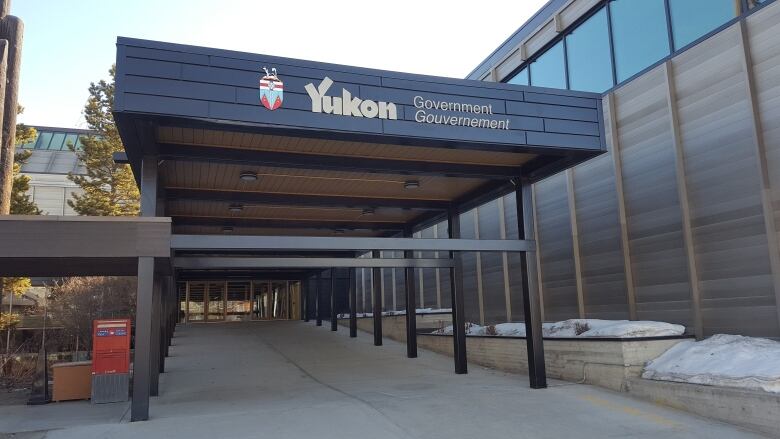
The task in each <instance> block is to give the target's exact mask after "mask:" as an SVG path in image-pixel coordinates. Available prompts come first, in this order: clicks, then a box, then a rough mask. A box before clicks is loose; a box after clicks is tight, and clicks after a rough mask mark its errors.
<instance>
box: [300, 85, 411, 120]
mask: <svg viewBox="0 0 780 439" xmlns="http://www.w3.org/2000/svg"><path fill="white" fill-rule="evenodd" d="M331 85H333V80H332V79H330V78H328V77H327V76H326V77H325V79H323V80H322V82H321V83H320V85H318V86H317V87H314V84H306V86H305V87H304V88H305V89H306V93H308V94H309V97H310V98H311V111H312V112H314V113H327V114H339V115H342V116H354V117H367V118H374V117H378V118H380V119H391V120H396V119H398V110H397V109H396V107H395V104H394V103H392V102H382V101H379V102H374V101H372V100H369V99H365V100H363V99H360V98H357V97H353V96H352V93H350V92H349V91H348V90H347V89H342V90H341V97H337V96H326V95H325V93H327V92H328V89H330V86H331Z"/></svg>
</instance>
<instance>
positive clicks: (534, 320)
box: [515, 181, 547, 389]
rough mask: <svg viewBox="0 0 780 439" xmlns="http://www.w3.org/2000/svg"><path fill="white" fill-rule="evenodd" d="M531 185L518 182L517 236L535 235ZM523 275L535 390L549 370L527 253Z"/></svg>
mask: <svg viewBox="0 0 780 439" xmlns="http://www.w3.org/2000/svg"><path fill="white" fill-rule="evenodd" d="M531 191H532V186H531V183H530V182H528V181H524V182H522V183H521V184H520V185H518V188H517V190H516V192H515V194H516V197H517V219H518V221H517V229H518V236H519V237H521V238H528V237H532V236H533V233H534V232H533V231H534V212H533V201H532V193H531ZM520 276H521V283H522V287H523V314H524V318H525V333H526V337H525V341H526V349H527V352H528V378H529V380H530V384H531V388H532V389H542V388H545V387H547V372H546V370H545V364H544V344H543V340H542V311H541V306H540V303H539V291H538V288H537V287H538V285H537V283H536V258H533V257H529V256H528V254H527V253H521V254H520Z"/></svg>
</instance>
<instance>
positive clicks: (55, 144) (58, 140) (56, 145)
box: [49, 133, 65, 151]
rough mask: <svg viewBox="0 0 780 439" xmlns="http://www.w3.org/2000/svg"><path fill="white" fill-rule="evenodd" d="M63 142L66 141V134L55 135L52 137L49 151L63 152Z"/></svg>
mask: <svg viewBox="0 0 780 439" xmlns="http://www.w3.org/2000/svg"><path fill="white" fill-rule="evenodd" d="M63 141H65V133H54V135H53V136H51V142H50V143H49V149H55V150H57V151H59V150H61V149H62V142H63Z"/></svg>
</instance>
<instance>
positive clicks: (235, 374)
mask: <svg viewBox="0 0 780 439" xmlns="http://www.w3.org/2000/svg"><path fill="white" fill-rule="evenodd" d="M327 326H328V325H327V324H326V325H324V326H323V327H315V326H314V324H313V323H303V322H257V323H246V324H209V325H190V326H181V327H179V328H178V329H177V331H176V337H175V339H174V341H175V346H174V348H173V349H172V350H171V354H172V356H171V357H170V358H169V359H168V371H167V373H165V374H164V375H162V377H161V396H160V397H158V398H152V404H151V416H152V419H151V420H150V421H148V422H140V423H127V422H126V417H127V415H126V414H124V415H123V416H124V420H123V421H122V422H117V420H116V419H115V418H116V413H117V412H122V413H124V412H125V407H124V406H122V405H117V406H113V407H114V410H115V411H114V412H112V414H111V416H107V417H105V420H104V422H101V421H99V419H100V416H99V415H97V414H96V412H94V411H96V410H107V409H106V408H103V407H109V408H110V407H112V406H97V407H96V406H88V405H86V404H80V405H79V404H76V405H73V406H72V407H76V406H79V407H78V408H79V411H81V412H83V413H84V415H81V416H82V417H81V421H80V422H78V423H79V424H80V425H78V426H76V425H74V424H73V422H70V423H68V424H67V425H62V427H64V428H61V429H57V430H50V431H48V432H47V433H44V432H39V433H34V434H31V435H25V436H14V437H17V438H19V437H30V438H33V437H46V438H54V439H56V438H78V439H85V438H133V439H137V438H157V437H171V438H174V437H180V438H243V437H252V438H302V437H318V438H323V439H325V438H339V439H346V438H371V439H385V438H394V439H395V438H420V439H423V438H424V439H434V438H447V439H453V438H513V439H515V438H556V439H558V438H606V437H612V438H618V437H631V438H701V437H706V438H708V439H715V438H729V439H735V438H749V437H760V436H756V435H753V434H751V433H748V432H745V431H744V430H740V429H738V428H736V427H733V426H729V425H725V424H720V423H717V422H714V421H710V420H707V419H703V418H699V417H696V416H692V415H688V414H686V413H683V412H679V411H675V410H671V409H666V408H663V407H659V406H656V405H653V404H649V403H645V402H641V401H637V400H634V399H631V398H629V397H626V396H624V395H621V394H618V393H614V392H610V391H607V390H602V389H599V388H596V387H592V386H587V385H577V384H570V383H563V382H551V387H550V388H548V389H544V390H530V389H529V388H528V385H527V383H528V379H527V377H525V376H520V375H509V374H504V373H499V372H494V371H491V370H486V369H483V368H479V367H477V366H474V365H470V372H469V374H468V375H455V374H454V373H453V372H452V368H453V365H452V359H451V358H449V357H444V356H440V355H438V354H433V353H430V352H427V351H420V358H418V359H414V360H409V359H406V358H405V353H406V350H405V346H404V345H403V344H400V343H396V342H393V341H390V340H385V346H383V347H374V346H373V344H372V338H371V336H370V335H369V334H365V333H359V334H358V339H350V338H349V337H348V334H347V331H345V330H344V328H339V331H338V332H337V333H335V334H334V333H332V332H330V330H329V328H327ZM57 407H60V408H61V409H62V408H68V407H69V405H68V404H57V405H49V406H46V407H45V408H44V409H46V410H54V409H56V408H57ZM6 408H7V407H0V410H2V411H4V412H5V410H6ZM30 409H36V408H27V410H30ZM22 412H23V411H19V412H17V411H14V412H13V413H11V412H8V413H0V431H8V430H4V428H8V427H11V426H14V425H16V426H17V428H18V427H22V426H23V427H24V429H26V430H43V429H49V428H56V426H55V425H53V424H52V422H45V421H44V420H41V419H40V418H38V419H39V420H40V421H41V424H40V425H41V426H42V427H43V428H35V423H34V422H32V421H28V422H23V423H21V424H19V423H16V424H15V423H14V422H8V418H7V415H9V414H12V415H13V416H21V415H22ZM26 413H27V416H28V419H30V416H31V415H32V417H33V418H32V419H34V418H35V417H37V416H36V414H34V413H32V412H29V411H28V412H26ZM71 413H73V410H71ZM90 413H91V414H92V415H90ZM38 414H41V412H39V413H38ZM73 419H75V418H72V419H71V421H72V420H73ZM15 431H20V429H16V430H15ZM0 436H1V435H0Z"/></svg>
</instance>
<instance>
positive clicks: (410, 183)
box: [404, 180, 420, 189]
mask: <svg viewBox="0 0 780 439" xmlns="http://www.w3.org/2000/svg"><path fill="white" fill-rule="evenodd" d="M418 187H420V180H406V181H405V182H404V189H417V188H418Z"/></svg>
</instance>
